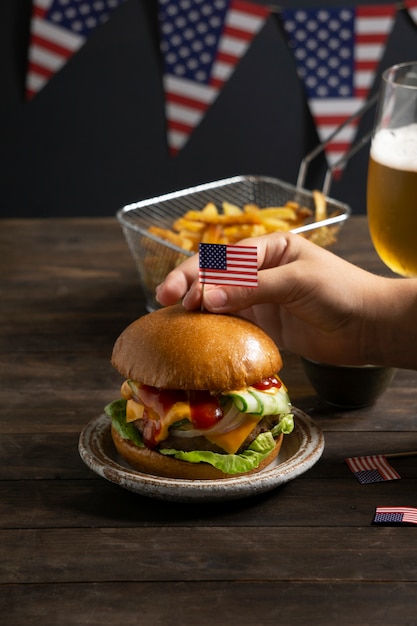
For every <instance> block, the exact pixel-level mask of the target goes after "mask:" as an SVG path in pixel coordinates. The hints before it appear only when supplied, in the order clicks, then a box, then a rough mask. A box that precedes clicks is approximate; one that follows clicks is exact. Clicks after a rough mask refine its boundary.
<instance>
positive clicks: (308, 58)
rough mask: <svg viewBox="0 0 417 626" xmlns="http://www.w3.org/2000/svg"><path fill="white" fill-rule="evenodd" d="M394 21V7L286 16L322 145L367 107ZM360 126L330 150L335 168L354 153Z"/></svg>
mask: <svg viewBox="0 0 417 626" xmlns="http://www.w3.org/2000/svg"><path fill="white" fill-rule="evenodd" d="M394 18H395V5H394V4H389V5H360V6H356V7H351V8H349V7H347V8H320V9H288V10H284V11H283V13H282V20H283V25H284V29H285V31H286V33H287V35H288V44H289V46H290V48H291V49H292V50H293V54H294V57H295V61H296V66H297V72H298V74H299V77H300V79H301V80H302V82H303V84H304V86H305V89H306V93H307V99H308V103H309V107H310V111H311V114H312V116H313V118H314V121H315V124H316V129H317V133H318V136H319V140H320V142H321V143H324V142H325V141H326V140H327V138H328V137H329V136H330V135H331V134H332V132H333V131H334V130H335V129H336V128H337V127H338V126H340V124H342V123H343V122H345V121H346V120H347V119H348V118H349V117H351V116H352V115H355V114H356V113H357V112H358V111H359V110H360V108H361V107H362V106H363V104H364V103H365V102H366V100H367V97H368V95H369V91H370V89H371V88H372V86H373V83H374V80H375V74H376V71H377V68H378V65H379V62H380V60H381V58H382V55H383V53H384V50H385V42H386V39H387V37H388V35H389V33H390V32H391V29H392V25H393V22H394ZM357 125H358V120H355V121H354V122H353V123H352V124H349V125H348V126H346V127H345V128H344V129H343V130H342V131H341V133H339V134H338V135H337V136H336V137H335V138H334V139H333V140H332V141H331V142H330V145H329V146H328V147H327V148H326V156H327V160H328V163H329V165H330V166H335V164H336V163H337V162H338V161H339V159H340V158H342V157H343V155H344V154H345V153H346V152H347V151H348V150H349V148H350V147H351V145H352V143H353V141H354V139H355V136H356V132H357Z"/></svg>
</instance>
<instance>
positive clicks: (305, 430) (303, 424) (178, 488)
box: [79, 407, 324, 502]
mask: <svg viewBox="0 0 417 626" xmlns="http://www.w3.org/2000/svg"><path fill="white" fill-rule="evenodd" d="M293 413H294V424H295V427H294V430H293V432H292V433H291V434H290V435H285V436H284V439H283V443H282V446H281V450H280V453H279V455H278V457H277V459H275V461H274V462H273V463H271V465H269V466H268V467H267V468H265V469H264V470H262V471H260V472H259V473H257V474H252V475H249V476H238V477H236V478H225V479H221V480H176V479H172V478H162V477H159V476H153V475H151V474H142V473H141V472H137V471H135V470H133V469H131V468H129V467H128V466H127V465H126V464H125V462H124V461H123V460H122V459H121V458H120V456H119V455H118V453H117V451H116V449H115V447H114V445H113V440H112V438H111V434H110V419H109V418H108V417H107V416H106V415H100V416H99V417H96V418H95V419H93V420H92V421H91V422H90V423H89V424H88V425H87V426H86V427H85V428H84V430H83V431H82V433H81V435H80V440H79V452H80V455H81V458H82V460H83V461H84V463H85V464H86V465H87V466H88V467H89V468H90V469H92V470H93V471H94V472H96V474H98V475H99V476H102V477H103V478H105V479H107V480H109V481H111V482H113V483H115V484H116V485H120V487H123V488H125V489H128V490H129V491H133V492H135V493H138V494H140V495H143V496H148V497H151V498H157V499H160V500H172V501H177V502H199V501H202V500H204V501H205V502H209V501H220V500H232V499H237V498H245V497H248V496H252V495H256V494H258V493H263V492H265V491H269V490H271V489H274V488H275V487H278V486H279V485H283V484H284V483H287V482H289V481H290V480H293V479H294V478H296V477H297V476H300V475H301V474H303V473H304V472H306V471H307V470H308V469H310V468H311V467H312V466H313V465H314V464H315V463H316V462H317V461H318V460H319V458H320V456H321V454H322V452H323V449H324V437H323V434H322V432H321V430H320V428H319V427H318V426H317V425H316V424H315V423H314V422H313V420H312V419H311V418H310V417H309V416H308V415H307V414H306V413H304V412H303V411H301V410H300V409H296V408H295V407H293Z"/></svg>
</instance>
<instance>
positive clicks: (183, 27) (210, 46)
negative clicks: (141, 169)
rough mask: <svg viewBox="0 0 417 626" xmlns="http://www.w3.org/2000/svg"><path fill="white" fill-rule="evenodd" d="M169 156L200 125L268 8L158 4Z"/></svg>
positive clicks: (230, 2) (167, 0)
mask: <svg viewBox="0 0 417 626" xmlns="http://www.w3.org/2000/svg"><path fill="white" fill-rule="evenodd" d="M158 3H159V25H160V47H161V52H162V55H163V59H164V73H163V86H164V92H165V112H166V121H167V141H168V147H169V150H170V153H171V155H175V154H177V153H178V151H179V150H181V149H182V148H183V146H184V145H185V143H186V142H187V140H188V138H189V136H190V134H191V133H192V131H193V130H194V129H195V128H196V126H198V124H199V123H200V122H201V121H202V119H203V117H204V115H205V114H206V111H207V110H208V108H209V107H210V106H211V105H212V104H213V102H214V101H215V99H216V98H217V96H218V95H219V92H220V90H221V89H222V87H223V85H224V84H225V83H226V82H227V81H228V80H229V78H230V77H231V75H232V73H233V71H234V70H235V68H236V65H237V63H238V62H239V60H240V59H241V58H242V57H243V55H244V54H245V53H246V51H247V49H248V48H249V46H250V44H251V42H252V40H253V38H254V37H255V36H256V35H257V34H258V32H259V31H260V30H261V28H262V27H263V25H264V23H265V20H266V18H267V17H268V16H269V11H268V9H267V8H266V7H263V6H260V5H258V4H253V3H251V2H244V1H242V0H216V2H210V1H209V0H158Z"/></svg>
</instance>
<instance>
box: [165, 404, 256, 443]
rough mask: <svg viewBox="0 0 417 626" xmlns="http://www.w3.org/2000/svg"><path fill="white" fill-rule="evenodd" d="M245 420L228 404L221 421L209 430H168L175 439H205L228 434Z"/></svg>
mask: <svg viewBox="0 0 417 626" xmlns="http://www.w3.org/2000/svg"><path fill="white" fill-rule="evenodd" d="M246 418H247V415H246V414H245V413H241V412H240V411H239V409H238V408H237V407H236V406H235V405H234V404H233V402H231V403H230V407H229V410H228V411H227V412H226V413H225V414H224V416H223V417H222V419H221V420H219V421H218V422H217V424H215V425H214V426H212V427H211V428H206V429H205V430H201V429H197V428H190V429H189V430H177V429H173V428H170V433H171V435H174V436H175V437H184V438H190V439H191V438H192V437H201V436H203V437H205V436H206V435H214V434H220V433H228V432H230V431H231V430H234V429H235V428H237V427H238V426H240V425H241V424H242V422H243V421H245V419H246Z"/></svg>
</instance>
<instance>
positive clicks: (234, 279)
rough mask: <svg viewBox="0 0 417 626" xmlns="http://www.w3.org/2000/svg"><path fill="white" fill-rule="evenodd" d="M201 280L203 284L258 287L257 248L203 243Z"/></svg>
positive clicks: (200, 260)
mask: <svg viewBox="0 0 417 626" xmlns="http://www.w3.org/2000/svg"><path fill="white" fill-rule="evenodd" d="M199 280H200V283H203V284H204V283H211V284H215V285H235V286H239V287H257V286H258V250H257V248H256V247H255V246H238V245H226V244H214V243H201V244H200V245H199Z"/></svg>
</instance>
